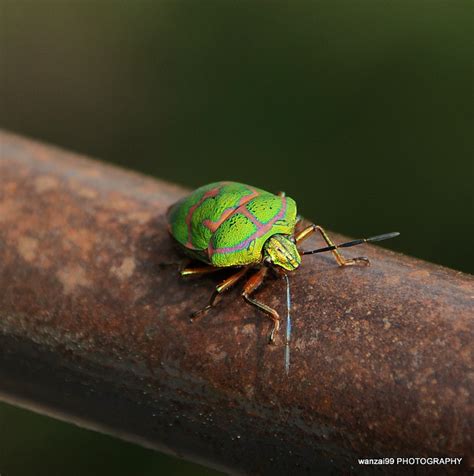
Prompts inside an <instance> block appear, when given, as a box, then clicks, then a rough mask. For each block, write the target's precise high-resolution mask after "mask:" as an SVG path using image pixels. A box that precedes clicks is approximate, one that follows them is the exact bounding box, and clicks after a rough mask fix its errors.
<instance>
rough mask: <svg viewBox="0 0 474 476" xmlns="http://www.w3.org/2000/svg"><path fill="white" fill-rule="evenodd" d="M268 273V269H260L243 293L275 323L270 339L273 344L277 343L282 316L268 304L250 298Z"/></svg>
mask: <svg viewBox="0 0 474 476" xmlns="http://www.w3.org/2000/svg"><path fill="white" fill-rule="evenodd" d="M267 272H268V268H267V267H263V268H260V269H259V270H258V271H257V272H256V273H255V274H254V275H253V276H252V277H251V278H250V279H249V280H248V281H247V282H246V283H245V287H244V292H243V293H242V296H243V298H244V299H245V300H246V301H247V302H248V303H249V304H251V305H252V306H255V307H256V308H258V309H260V310H261V311H263V312H264V313H265V314H266V315H267V316H268V317H269V318H270V319H271V320H272V321H273V329H272V332H271V333H270V337H269V342H270V343H273V342H275V335H276V334H277V333H278V329H280V316H279V315H278V312H276V311H275V309H272V308H271V307H270V306H267V305H266V304H263V303H262V302H260V301H257V300H256V299H253V298H251V297H250V295H251V294H252V293H253V292H255V291H256V290H257V289H258V288H259V287H260V285H261V284H262V283H263V280H264V279H265V276H266V274H267Z"/></svg>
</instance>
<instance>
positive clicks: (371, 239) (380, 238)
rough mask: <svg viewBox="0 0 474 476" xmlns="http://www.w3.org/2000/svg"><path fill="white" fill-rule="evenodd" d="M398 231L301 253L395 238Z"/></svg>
mask: <svg viewBox="0 0 474 476" xmlns="http://www.w3.org/2000/svg"><path fill="white" fill-rule="evenodd" d="M399 234H400V233H398V231H394V232H392V233H385V234H384V235H377V236H371V237H370V238H361V239H360V240H354V241H348V242H346V243H341V244H340V245H334V246H326V247H324V248H318V249H317V250H311V251H301V252H300V254H301V255H313V254H315V253H324V252H325V251H333V250H335V249H337V248H349V247H351V246H356V245H362V244H363V243H373V242H374V241H382V240H388V239H390V238H395V237H396V236H398V235H399Z"/></svg>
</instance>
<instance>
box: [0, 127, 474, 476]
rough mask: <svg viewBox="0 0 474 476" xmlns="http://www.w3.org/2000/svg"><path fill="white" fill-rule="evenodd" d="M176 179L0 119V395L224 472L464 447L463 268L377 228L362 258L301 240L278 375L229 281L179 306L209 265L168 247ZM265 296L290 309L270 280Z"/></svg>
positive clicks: (471, 291)
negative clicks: (377, 240) (395, 243)
mask: <svg viewBox="0 0 474 476" xmlns="http://www.w3.org/2000/svg"><path fill="white" fill-rule="evenodd" d="M184 193H185V190H184V189H182V188H180V187H177V186H174V185H170V184H168V183H165V182H163V181H158V180H155V179H151V178H146V177H143V176H142V175H139V174H135V173H132V172H129V171H124V170H121V169H118V168H116V167H112V166H110V165H105V164H102V163H100V162H96V161H92V160H89V159H86V158H83V157H80V156H78V155H77V154H72V153H69V152H66V151H64V150H61V149H58V148H55V147H51V146H47V145H42V144H40V143H37V142H33V141H30V140H27V139H24V138H21V137H18V136H15V135H13V134H8V133H2V134H0V289H1V293H0V398H2V399H4V400H6V401H10V402H16V403H17V404H21V405H24V406H27V407H29V408H33V409H36V410H39V411H43V412H46V413H48V414H52V415H55V416H58V417H60V418H63V419H66V420H69V421H74V422H76V423H79V424H81V425H83V426H85V427H91V428H96V429H100V430H102V431H106V432H108V433H110V434H114V435H116V436H119V437H121V438H125V439H129V440H132V441H137V442H140V443H141V444H144V445H146V446H149V447H152V448H157V449H161V450H163V451H166V452H169V453H173V454H176V455H180V456H182V457H185V458H188V459H190V460H194V461H198V462H201V463H204V464H207V465H209V466H212V467H215V468H220V469H223V470H225V471H230V472H234V473H236V472H240V473H248V474H270V473H272V474H289V473H291V474H293V473H313V474H314V473H317V472H319V473H324V472H329V471H331V470H339V471H360V467H359V465H358V462H357V459H358V458H359V457H361V458H364V457H365V458H369V457H372V458H375V457H394V458H397V457H421V456H423V457H424V456H430V457H432V456H435V457H441V456H450V457H462V458H463V464H464V465H465V466H466V465H469V463H470V460H469V459H470V458H472V440H471V438H472V437H471V434H472V428H473V423H474V422H473V414H472V406H471V402H472V393H473V383H472V379H470V378H472V362H473V359H472V342H473V334H474V332H473V331H474V329H473V328H474V323H473V319H472V315H473V296H474V280H473V278H472V277H471V276H467V275H465V274H462V273H459V272H455V271H452V270H449V269H446V268H443V267H440V266H436V265H432V264H429V263H426V262H423V261H420V260H416V259H413V258H409V257H406V256H403V255H400V254H397V253H394V252H391V251H387V250H385V249H383V248H380V247H376V246H372V245H363V247H365V250H364V254H366V255H367V256H369V257H370V259H371V262H372V266H371V267H369V268H366V267H364V268H359V267H351V268H349V269H340V268H339V267H338V266H336V265H335V263H334V262H333V259H332V257H331V256H308V257H305V258H304V259H305V263H304V265H303V266H302V267H301V268H300V269H299V270H297V271H296V272H294V273H292V274H291V276H290V279H291V287H292V318H293V319H292V325H293V330H292V342H291V368H290V372H289V374H288V376H287V375H286V373H285V369H284V353H285V345H284V341H283V340H282V339H280V342H279V343H277V345H268V344H267V336H268V331H269V322H268V320H267V319H265V318H262V317H261V315H260V314H259V313H258V312H256V311H255V310H253V309H252V308H251V307H245V306H244V305H243V304H242V303H241V301H240V300H239V299H237V297H238V290H233V291H230V292H229V294H228V295H226V296H225V297H224V298H223V299H222V301H221V302H220V303H219V305H218V306H217V307H216V309H215V310H214V311H213V312H211V313H209V314H208V315H206V316H205V317H203V318H202V319H200V320H199V321H197V322H195V323H193V324H191V323H190V322H189V313H190V312H191V311H193V310H194V309H195V308H196V304H201V303H202V304H205V303H206V301H207V299H208V297H209V294H210V292H211V291H212V288H213V286H215V284H216V279H218V278H216V277H215V276H207V277H204V278H202V279H192V280H182V279H179V277H178V274H177V270H176V268H175V267H173V266H166V267H163V266H162V265H161V264H162V263H164V262H170V261H173V260H179V259H180V255H179V254H178V252H177V250H176V249H175V247H174V245H173V242H172V240H171V239H170V237H169V235H168V232H167V229H166V223H165V211H166V209H167V207H168V206H169V205H170V204H171V203H173V202H174V201H176V200H177V199H178V198H179V197H181V196H182V195H183V194H184ZM336 238H337V239H338V240H342V239H343V238H342V237H338V236H337V235H336ZM308 242H309V245H308V249H311V246H312V245H314V247H316V246H320V245H321V244H320V243H319V242H318V241H317V240H316V238H314V239H313V238H311V239H309V240H308ZM345 253H346V255H347V256H349V257H350V256H354V253H353V252H352V251H351V250H347V252H345ZM259 297H260V298H261V299H262V301H264V302H266V303H268V304H269V305H271V306H272V307H274V308H276V309H279V310H280V311H281V312H280V314H281V315H284V314H285V306H286V299H285V283H284V282H283V281H282V280H275V281H273V282H271V283H269V285H268V286H266V287H265V288H263V289H262V290H261V292H260V293H259ZM471 463H472V460H471ZM433 468H435V467H433ZM435 469H437V470H439V469H440V467H436V468H435ZM383 470H384V471H385V472H387V473H394V474H400V472H401V471H404V470H407V467H402V466H398V467H397V465H386V466H384V467H383ZM442 470H443V471H452V472H455V471H456V470H459V466H458V467H457V468H456V466H454V465H451V466H443V467H442Z"/></svg>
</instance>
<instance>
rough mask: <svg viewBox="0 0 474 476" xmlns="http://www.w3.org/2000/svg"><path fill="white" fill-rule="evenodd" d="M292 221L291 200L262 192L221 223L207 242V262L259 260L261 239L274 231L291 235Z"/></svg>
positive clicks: (234, 263) (230, 263)
mask: <svg viewBox="0 0 474 476" xmlns="http://www.w3.org/2000/svg"><path fill="white" fill-rule="evenodd" d="M295 224H296V203H295V201H294V200H293V199H292V198H290V197H279V196H276V195H273V194H271V193H268V192H264V193H262V194H261V195H259V196H258V197H256V198H254V199H252V200H250V201H249V202H247V203H245V204H244V205H242V206H240V207H239V208H238V209H237V210H235V212H234V213H233V214H232V215H230V216H229V217H228V218H227V219H226V220H224V221H223V222H222V223H221V225H220V226H219V228H218V229H217V230H216V232H215V233H214V234H213V235H212V237H211V240H210V243H209V249H208V252H209V253H208V254H209V258H210V261H211V263H212V264H213V265H214V266H237V265H246V264H253V263H259V262H260V261H261V257H262V248H263V245H264V243H265V241H267V239H268V238H269V237H270V236H272V235H275V234H278V233H281V234H283V235H291V234H293V232H294V228H295Z"/></svg>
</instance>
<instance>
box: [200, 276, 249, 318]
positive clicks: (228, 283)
mask: <svg viewBox="0 0 474 476" xmlns="http://www.w3.org/2000/svg"><path fill="white" fill-rule="evenodd" d="M247 271H248V267H244V268H241V269H239V271H237V273H235V274H232V275H231V276H229V277H228V278H227V279H225V280H224V281H222V283H220V284H219V285H217V286H216V289H215V290H214V292H213V293H212V295H211V298H210V299H209V304H208V305H207V306H205V307H203V308H202V309H200V310H199V311H195V312H193V313H192V314H191V320H193V319H195V318H196V317H198V316H200V315H201V314H203V313H205V312H207V311H208V310H209V309H211V308H212V307H214V305H215V303H216V299H217V296H219V294H221V293H223V292H224V291H227V290H228V289H229V288H231V287H232V286H233V285H234V284H235V283H237V281H239V280H240V279H241V278H243V276H244V275H245V273H246V272H247ZM205 272H206V271H205Z"/></svg>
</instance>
